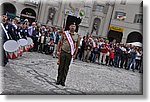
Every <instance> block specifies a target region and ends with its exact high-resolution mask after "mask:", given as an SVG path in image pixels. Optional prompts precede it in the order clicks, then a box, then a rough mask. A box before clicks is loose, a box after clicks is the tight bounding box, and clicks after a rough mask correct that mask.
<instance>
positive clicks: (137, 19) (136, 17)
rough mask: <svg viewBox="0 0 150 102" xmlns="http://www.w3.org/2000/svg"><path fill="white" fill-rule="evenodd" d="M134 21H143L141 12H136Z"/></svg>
mask: <svg viewBox="0 0 150 102" xmlns="http://www.w3.org/2000/svg"><path fill="white" fill-rule="evenodd" d="M134 23H143V14H136V15H135V18H134Z"/></svg>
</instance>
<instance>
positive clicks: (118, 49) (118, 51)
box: [114, 44, 122, 68]
mask: <svg viewBox="0 0 150 102" xmlns="http://www.w3.org/2000/svg"><path fill="white" fill-rule="evenodd" d="M121 54H122V50H121V45H120V44H117V45H116V47H115V59H114V60H115V61H114V64H115V67H118V68H119V65H120V61H121Z"/></svg>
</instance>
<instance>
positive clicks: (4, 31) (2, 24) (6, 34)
mask: <svg viewBox="0 0 150 102" xmlns="http://www.w3.org/2000/svg"><path fill="white" fill-rule="evenodd" d="M1 26H2V28H3V30H4V32H5V34H6V36H7V39H9V36H8V33H7V31H6V29H5V27H4V25H3V23H1Z"/></svg>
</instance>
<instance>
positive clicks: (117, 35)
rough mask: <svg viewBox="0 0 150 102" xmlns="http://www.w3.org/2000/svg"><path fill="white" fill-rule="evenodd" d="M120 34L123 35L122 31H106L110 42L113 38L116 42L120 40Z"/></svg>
mask: <svg viewBox="0 0 150 102" xmlns="http://www.w3.org/2000/svg"><path fill="white" fill-rule="evenodd" d="M122 36H123V33H122V32H118V31H114V30H110V31H109V32H108V36H107V37H108V40H109V42H112V41H113V40H114V39H115V40H116V42H117V43H120V42H121V40H122Z"/></svg>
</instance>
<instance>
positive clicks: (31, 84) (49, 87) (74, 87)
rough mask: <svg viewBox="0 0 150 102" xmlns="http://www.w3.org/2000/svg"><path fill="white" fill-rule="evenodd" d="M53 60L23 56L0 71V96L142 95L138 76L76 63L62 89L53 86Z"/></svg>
mask: <svg viewBox="0 0 150 102" xmlns="http://www.w3.org/2000/svg"><path fill="white" fill-rule="evenodd" d="M57 69H58V66H57V59H54V58H52V56H50V55H45V54H41V53H37V52H27V53H24V54H23V56H22V57H19V58H17V59H15V60H10V61H9V64H7V65H6V67H4V68H3V79H4V80H3V83H4V84H3V90H4V91H3V94H65V95H68V94H69V95H70V94H71V95H76V94H142V93H143V89H142V74H140V73H138V72H132V71H128V70H125V69H119V68H114V67H108V66H102V65H97V64H92V63H86V62H81V61H78V60H76V61H75V62H74V63H73V64H72V65H71V66H70V69H69V73H68V76H67V80H66V86H65V87H63V86H61V85H56V84H55V82H56V77H57Z"/></svg>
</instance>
